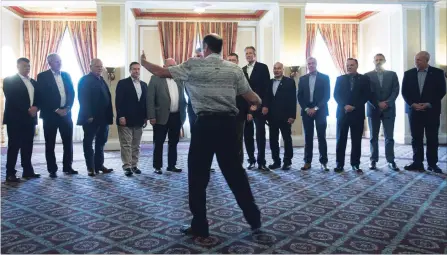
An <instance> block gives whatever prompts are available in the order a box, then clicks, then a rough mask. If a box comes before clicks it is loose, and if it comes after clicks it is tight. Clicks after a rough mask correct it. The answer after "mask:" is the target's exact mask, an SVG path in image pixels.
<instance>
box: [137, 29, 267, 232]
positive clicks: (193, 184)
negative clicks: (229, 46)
mask: <svg viewBox="0 0 447 255" xmlns="http://www.w3.org/2000/svg"><path fill="white" fill-rule="evenodd" d="M222 44H223V40H222V38H221V37H220V36H218V35H216V34H210V35H206V36H205V37H204V38H203V46H204V56H205V58H204V59H197V58H195V59H194V58H193V59H189V60H188V61H186V62H184V63H182V64H180V65H178V66H171V67H169V69H168V68H162V67H160V66H157V65H154V64H152V63H149V62H147V61H146V60H145V56H144V52H143V55H142V57H141V58H142V60H141V61H142V65H143V66H144V67H145V68H146V69H148V70H149V71H150V72H151V73H153V74H154V75H156V76H159V77H165V78H171V77H172V78H174V79H179V80H182V81H184V82H185V85H186V87H187V88H188V90H189V93H190V96H191V101H192V103H193V107H194V112H196V113H197V116H198V118H197V121H196V122H195V123H194V129H193V132H194V133H193V135H192V139H191V145H190V149H189V155H188V186H189V207H190V209H191V212H192V215H193V219H192V222H191V226H190V227H189V226H186V227H184V228H182V229H181V231H182V232H183V233H186V234H193V235H196V236H201V237H208V236H209V227H208V220H207V217H206V187H207V185H208V182H209V178H210V171H209V167H210V165H211V161H212V158H213V155H214V154H215V153H216V156H217V161H218V162H219V166H220V169H221V170H222V174H223V175H224V177H225V179H226V180H227V182H228V185H229V187H230V189H231V190H232V191H233V194H234V196H235V198H236V201H237V203H238V205H239V207H240V208H241V209H242V211H243V213H244V216H245V219H246V220H247V222H248V224H249V225H250V226H251V228H252V229H253V230H257V229H259V228H260V227H261V218H260V211H259V209H258V207H257V205H256V203H255V201H254V197H253V194H252V192H251V189H250V184H249V183H248V178H247V174H246V172H245V170H244V168H243V167H242V165H241V164H240V163H239V161H238V157H239V155H238V149H237V148H238V144H237V133H236V115H237V113H238V109H237V107H236V96H237V95H242V96H243V97H244V98H245V99H246V100H247V101H248V102H249V103H250V104H253V105H259V104H261V100H260V98H259V97H258V96H257V95H256V94H255V93H253V91H252V90H251V89H250V87H249V85H248V83H247V81H246V80H245V79H244V74H243V72H242V70H241V69H240V68H239V67H238V66H236V65H234V64H232V63H230V62H228V61H222V59H221V55H220V53H221V51H222ZM197 68H201V71H200V72H195V71H194V70H197ZM216 134H219V135H216Z"/></svg>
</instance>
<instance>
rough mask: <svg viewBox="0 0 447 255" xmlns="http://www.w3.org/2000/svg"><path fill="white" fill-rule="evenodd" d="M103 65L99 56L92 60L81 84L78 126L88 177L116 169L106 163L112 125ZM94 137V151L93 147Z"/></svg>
mask: <svg viewBox="0 0 447 255" xmlns="http://www.w3.org/2000/svg"><path fill="white" fill-rule="evenodd" d="M103 70H104V67H103V65H102V61H101V60H100V59H92V61H91V62H90V73H89V74H87V75H85V76H83V77H82V78H81V80H80V81H79V85H78V99H79V105H80V109H79V115H78V122H77V124H78V125H82V129H83V130H84V140H83V142H82V146H83V148H84V158H85V163H86V165H87V171H88V175H89V176H95V174H99V172H100V171H102V172H103V173H110V172H112V171H113V169H108V168H106V167H105V166H104V145H105V144H106V142H107V138H108V135H109V125H112V124H113V110H112V99H111V95H110V91H109V87H108V86H107V84H106V82H105V81H104V79H103V78H102V76H101V73H102V71H103ZM93 140H95V150H93Z"/></svg>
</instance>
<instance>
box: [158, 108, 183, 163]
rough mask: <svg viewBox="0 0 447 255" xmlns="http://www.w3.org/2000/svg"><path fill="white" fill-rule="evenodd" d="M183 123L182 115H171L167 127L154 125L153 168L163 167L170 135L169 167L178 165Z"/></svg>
mask: <svg viewBox="0 0 447 255" xmlns="http://www.w3.org/2000/svg"><path fill="white" fill-rule="evenodd" d="M181 127H182V123H181V120H180V113H178V112H176V113H171V114H170V115H169V119H168V122H167V123H166V124H165V125H160V124H155V125H154V158H153V167H154V168H156V169H160V168H162V166H163V144H164V142H165V140H166V134H167V135H168V167H174V166H175V165H176V164H177V144H178V141H179V139H180V129H181Z"/></svg>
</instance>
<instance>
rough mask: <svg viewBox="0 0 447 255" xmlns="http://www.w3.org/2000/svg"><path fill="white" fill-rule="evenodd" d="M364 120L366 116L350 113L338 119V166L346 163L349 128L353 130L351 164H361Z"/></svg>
mask: <svg viewBox="0 0 447 255" xmlns="http://www.w3.org/2000/svg"><path fill="white" fill-rule="evenodd" d="M364 120H365V119H364V118H361V117H360V118H359V117H358V116H355V115H350V114H349V113H348V114H347V115H344V116H343V117H341V118H338V119H337V146H336V153H337V156H336V160H337V166H340V167H343V166H344V165H345V153H346V143H347V141H348V132H349V129H350V130H351V166H358V165H360V156H361V155H362V134H363V126H364Z"/></svg>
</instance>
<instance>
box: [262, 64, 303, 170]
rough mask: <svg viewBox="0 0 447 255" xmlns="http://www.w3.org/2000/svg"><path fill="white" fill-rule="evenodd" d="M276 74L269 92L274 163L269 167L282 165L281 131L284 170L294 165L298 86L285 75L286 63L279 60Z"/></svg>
mask: <svg viewBox="0 0 447 255" xmlns="http://www.w3.org/2000/svg"><path fill="white" fill-rule="evenodd" d="M273 74H274V76H275V78H274V79H272V81H271V85H270V87H269V90H268V91H267V93H268V94H269V95H268V96H267V98H268V100H270V102H268V103H267V104H266V105H268V106H269V109H268V114H267V119H268V121H269V128H270V129H269V132H270V149H271V150H272V159H273V164H272V165H269V169H272V170H273V169H278V168H280V167H281V158H280V157H279V142H278V140H279V131H280V130H281V135H282V137H283V140H284V159H283V163H284V164H283V166H282V170H290V167H291V166H292V157H293V147H292V124H293V122H295V118H296V86H295V81H294V80H293V79H290V78H288V77H285V76H284V65H283V64H282V63H280V62H277V63H276V64H275V65H274V66H273Z"/></svg>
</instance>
